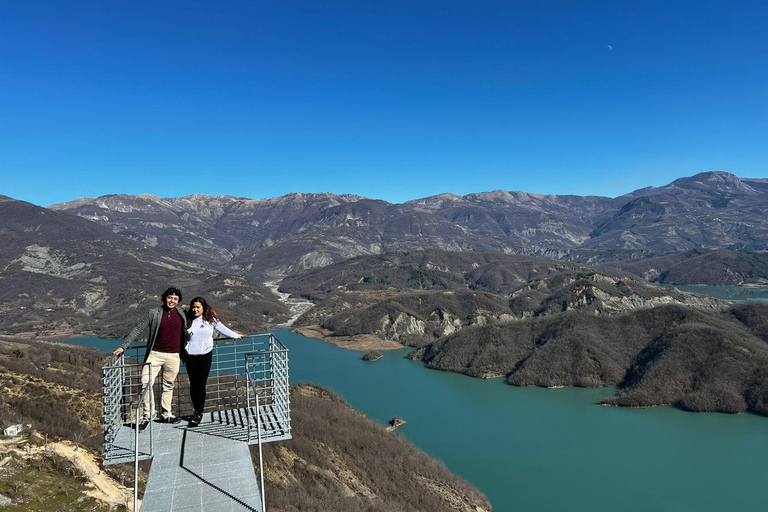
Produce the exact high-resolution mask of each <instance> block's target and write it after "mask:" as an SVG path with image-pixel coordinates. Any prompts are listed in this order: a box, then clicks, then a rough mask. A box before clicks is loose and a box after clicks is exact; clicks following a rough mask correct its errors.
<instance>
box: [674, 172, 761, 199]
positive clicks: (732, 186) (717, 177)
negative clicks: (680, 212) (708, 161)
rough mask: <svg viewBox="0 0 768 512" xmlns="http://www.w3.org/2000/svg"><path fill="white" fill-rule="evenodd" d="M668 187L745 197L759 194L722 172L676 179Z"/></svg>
mask: <svg viewBox="0 0 768 512" xmlns="http://www.w3.org/2000/svg"><path fill="white" fill-rule="evenodd" d="M668 187H669V188H677V189H684V190H698V191H703V192H725V193H730V194H746V195H757V194H759V192H757V191H756V190H755V189H753V188H752V187H751V186H749V185H748V184H746V183H745V182H743V181H742V180H741V179H740V178H739V177H738V176H736V175H735V174H731V173H729V172H724V171H709V172H701V173H699V174H696V175H694V176H690V177H687V178H680V179H677V180H675V181H673V182H672V183H670V184H669V185H668Z"/></svg>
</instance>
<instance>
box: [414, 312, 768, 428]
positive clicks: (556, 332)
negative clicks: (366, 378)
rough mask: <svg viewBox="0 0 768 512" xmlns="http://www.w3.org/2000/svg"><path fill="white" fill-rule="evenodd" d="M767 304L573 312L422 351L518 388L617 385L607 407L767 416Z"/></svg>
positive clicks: (474, 333)
mask: <svg viewBox="0 0 768 512" xmlns="http://www.w3.org/2000/svg"><path fill="white" fill-rule="evenodd" d="M767 343H768V304H763V303H746V304H739V305H734V306H732V307H730V308H727V309H724V310H722V311H719V312H717V313H712V312H703V311H700V310H695V309H692V308H688V307H684V306H662V307H658V308H654V309H647V310H640V311H632V312H627V313H623V314H620V315H615V316H594V315H590V314H588V313H586V312H584V311H572V312H568V313H563V314H560V315H555V316H551V317H543V318H535V319H527V320H524V321H520V322H508V323H504V324H498V325H488V326H478V327H475V328H472V329H466V330H463V331H460V332H457V333H454V334H452V335H449V336H446V337H444V338H441V339H440V340H437V341H435V342H433V343H431V344H429V345H428V346H426V347H424V348H422V349H421V350H419V351H417V352H416V353H414V355H413V357H416V358H421V359H422V360H424V361H425V362H426V363H427V365H428V366H429V367H430V368H435V369H440V370H446V371H454V372H459V373H466V374H468V375H472V376H476V377H495V376H505V377H506V378H507V381H508V382H509V383H510V384H512V385H516V386H549V387H552V386H585V387H595V386H618V388H619V392H618V394H617V395H616V396H615V397H611V398H609V399H607V400H605V403H606V404H612V405H622V406H653V405H677V406H679V407H682V408H684V409H686V410H691V411H717V412H729V413H737V412H745V411H753V412H756V413H759V414H763V415H768V405H767V404H768V345H767Z"/></svg>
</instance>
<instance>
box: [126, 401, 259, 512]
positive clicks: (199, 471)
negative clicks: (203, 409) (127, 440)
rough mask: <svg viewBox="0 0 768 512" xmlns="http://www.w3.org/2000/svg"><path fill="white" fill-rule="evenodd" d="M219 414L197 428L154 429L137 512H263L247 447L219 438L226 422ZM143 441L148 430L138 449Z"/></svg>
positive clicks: (158, 426)
mask: <svg viewBox="0 0 768 512" xmlns="http://www.w3.org/2000/svg"><path fill="white" fill-rule="evenodd" d="M231 412H234V411H231ZM218 414H219V413H208V414H206V415H205V417H204V418H203V422H202V423H201V424H200V426H199V427H197V428H188V427H187V422H185V421H182V422H181V423H179V424H177V425H167V424H162V423H156V422H155V423H153V424H152V444H153V447H152V448H153V452H154V457H153V460H152V467H151V469H150V472H149V481H148V482H147V488H146V490H145V492H144V499H143V502H142V505H141V512H168V511H174V512H192V511H195V512H199V511H204V512H229V511H251V512H255V511H257V512H262V511H261V495H260V493H259V486H258V480H257V477H256V474H255V472H254V468H253V463H252V462H251V455H250V452H249V450H248V444H247V443H244V442H242V440H236V439H231V438H230V437H228V436H224V435H222V434H223V432H222V430H227V421H226V419H225V421H224V422H222V421H221V419H220V418H218V417H214V415H216V416H218ZM125 430H129V431H130V433H131V434H133V431H132V430H130V429H125ZM143 436H147V438H148V437H149V430H147V431H145V432H142V433H140V434H139V437H140V444H139V446H140V447H141V446H142V441H143V439H142V438H143ZM146 442H148V441H146Z"/></svg>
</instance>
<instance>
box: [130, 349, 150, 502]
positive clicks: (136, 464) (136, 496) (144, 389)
mask: <svg viewBox="0 0 768 512" xmlns="http://www.w3.org/2000/svg"><path fill="white" fill-rule="evenodd" d="M145 366H147V367H148V371H149V376H150V377H151V376H152V363H146V365H145ZM143 370H144V368H142V374H143ZM147 393H149V395H150V396H149V398H150V399H151V398H152V379H149V380H148V381H147V384H146V385H145V386H144V387H142V389H141V393H140V394H139V400H138V402H137V403H136V422H135V423H134V424H133V425H134V429H133V430H134V444H133V512H138V511H139V421H140V414H141V409H142V406H143V405H144V399H145V398H146V397H147ZM153 405H154V404H153ZM151 418H152V413H151V412H150V415H149V451H150V453H151V452H152V419H151Z"/></svg>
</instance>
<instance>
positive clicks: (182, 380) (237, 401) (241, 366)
mask: <svg viewBox="0 0 768 512" xmlns="http://www.w3.org/2000/svg"><path fill="white" fill-rule="evenodd" d="M145 350H146V345H142V346H137V347H132V348H130V349H128V350H127V351H126V352H124V353H123V354H120V355H119V356H111V357H110V358H109V359H108V360H107V362H106V363H105V364H104V366H103V367H102V374H103V407H104V417H103V419H104V464H105V465H109V464H117V463H121V462H135V461H136V460H144V459H149V458H151V457H152V437H151V430H150V436H149V439H148V443H147V442H146V441H144V440H143V439H144V438H142V442H141V443H139V442H138V440H137V437H138V436H136V435H127V433H126V432H125V431H126V430H127V431H129V433H133V432H130V431H131V430H132V427H133V426H137V425H131V416H132V414H131V413H132V411H133V410H134V409H136V408H137V407H138V402H139V401H140V397H141V395H142V391H143V390H142V386H141V371H142V366H143V365H142V363H141V361H143V356H144V351H145ZM161 387H162V386H155V389H150V391H149V393H150V400H151V401H152V403H153V406H152V408H154V403H157V402H159V396H155V395H159V394H160V392H161V389H160V388H161ZM206 391H207V397H206V402H205V411H206V414H208V413H213V414H212V422H213V421H220V422H221V425H220V428H216V429H213V428H212V429H210V430H208V431H207V432H208V433H211V434H212V435H220V436H223V437H228V438H232V439H239V440H243V441H246V442H247V443H249V444H253V443H256V442H258V439H257V438H256V436H254V435H253V431H254V429H255V430H256V431H257V433H258V434H259V437H260V438H261V442H271V441H279V440H285V439H290V438H291V417H290V414H291V409H290V400H289V382H288V349H287V348H286V347H285V346H284V345H283V344H282V343H280V341H279V340H278V339H277V338H276V337H275V336H274V335H273V334H272V333H267V334H259V335H255V336H247V337H244V338H243V339H240V340H230V339H227V340H217V342H216V344H215V345H214V349H213V356H212V364H211V372H210V375H209V377H208V382H207V386H206ZM257 398H258V403H256V402H257ZM172 407H173V412H174V414H175V415H176V416H178V417H185V416H189V415H191V414H192V413H193V412H194V407H193V406H192V402H191V399H190V397H189V379H188V377H187V375H186V369H185V368H182V371H180V372H179V376H178V377H177V379H176V389H175V390H174V398H173V405H172ZM214 416H215V417H214ZM217 418H219V419H218V420H217ZM121 432H122V434H121Z"/></svg>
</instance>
